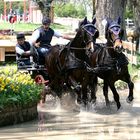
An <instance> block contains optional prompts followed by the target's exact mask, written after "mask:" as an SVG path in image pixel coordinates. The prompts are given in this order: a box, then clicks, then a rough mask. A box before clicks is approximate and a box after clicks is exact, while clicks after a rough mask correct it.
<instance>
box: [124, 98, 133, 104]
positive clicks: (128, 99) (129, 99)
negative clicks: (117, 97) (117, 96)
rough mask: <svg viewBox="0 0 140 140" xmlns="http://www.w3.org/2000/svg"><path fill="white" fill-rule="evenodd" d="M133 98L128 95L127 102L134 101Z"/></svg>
mask: <svg viewBox="0 0 140 140" xmlns="http://www.w3.org/2000/svg"><path fill="white" fill-rule="evenodd" d="M133 99H134V98H133V97H128V98H127V99H126V102H127V103H131V102H132V101H133Z"/></svg>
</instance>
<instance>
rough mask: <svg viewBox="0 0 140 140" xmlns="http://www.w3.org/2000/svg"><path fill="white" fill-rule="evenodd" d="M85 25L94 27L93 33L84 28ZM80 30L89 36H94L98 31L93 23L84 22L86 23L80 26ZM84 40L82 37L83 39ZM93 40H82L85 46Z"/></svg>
mask: <svg viewBox="0 0 140 140" xmlns="http://www.w3.org/2000/svg"><path fill="white" fill-rule="evenodd" d="M86 27H92V28H94V33H92V32H90V31H88V30H87V29H86ZM81 28H82V30H84V31H86V32H87V33H88V34H89V35H90V36H92V37H93V36H95V34H96V32H97V31H98V30H97V29H96V27H95V26H94V25H93V24H91V23H89V24H86V25H83V26H82V27H81ZM83 40H84V39H83ZM92 41H93V39H90V40H89V41H88V42H86V41H85V40H84V43H85V44H86V46H87V44H89V43H90V42H92Z"/></svg>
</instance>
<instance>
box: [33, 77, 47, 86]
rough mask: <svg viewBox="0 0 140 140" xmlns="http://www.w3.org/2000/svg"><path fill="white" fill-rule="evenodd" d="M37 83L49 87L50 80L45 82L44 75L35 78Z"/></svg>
mask: <svg viewBox="0 0 140 140" xmlns="http://www.w3.org/2000/svg"><path fill="white" fill-rule="evenodd" d="M35 82H36V83H37V84H45V85H48V84H49V80H45V79H44V77H43V76H42V75H37V76H36V77H35Z"/></svg>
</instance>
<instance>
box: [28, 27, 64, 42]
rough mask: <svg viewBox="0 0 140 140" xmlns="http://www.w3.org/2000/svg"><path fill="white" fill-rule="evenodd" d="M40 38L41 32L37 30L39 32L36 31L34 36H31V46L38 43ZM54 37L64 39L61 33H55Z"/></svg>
mask: <svg viewBox="0 0 140 140" xmlns="http://www.w3.org/2000/svg"><path fill="white" fill-rule="evenodd" d="M39 36H40V32H39V30H38V29H37V30H35V31H34V32H33V33H32V36H31V39H30V41H29V43H30V44H31V45H33V42H36V40H37V39H38V38H39ZM54 36H55V37H57V38H59V37H62V34H61V33H59V32H56V31H54Z"/></svg>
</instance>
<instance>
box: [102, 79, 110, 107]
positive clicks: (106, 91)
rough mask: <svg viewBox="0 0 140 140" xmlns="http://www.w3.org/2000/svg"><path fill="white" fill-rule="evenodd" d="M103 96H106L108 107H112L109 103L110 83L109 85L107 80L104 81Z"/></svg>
mask: <svg viewBox="0 0 140 140" xmlns="http://www.w3.org/2000/svg"><path fill="white" fill-rule="evenodd" d="M103 94H104V96H105V102H106V106H110V102H109V99H108V83H107V81H106V80H104V86H103Z"/></svg>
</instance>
